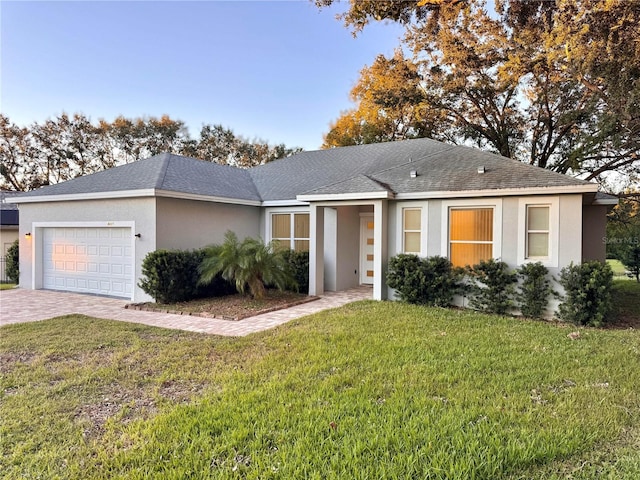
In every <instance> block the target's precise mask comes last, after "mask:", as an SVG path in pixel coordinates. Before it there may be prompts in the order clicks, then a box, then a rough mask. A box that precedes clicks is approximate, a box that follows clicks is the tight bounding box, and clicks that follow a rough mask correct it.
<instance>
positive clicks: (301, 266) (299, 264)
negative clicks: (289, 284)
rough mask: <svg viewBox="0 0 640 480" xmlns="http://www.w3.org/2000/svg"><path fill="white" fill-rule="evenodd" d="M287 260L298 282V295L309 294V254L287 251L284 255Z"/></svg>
mask: <svg viewBox="0 0 640 480" xmlns="http://www.w3.org/2000/svg"><path fill="white" fill-rule="evenodd" d="M284 257H285V260H286V261H287V263H288V264H289V267H290V268H291V274H292V275H293V278H294V279H295V280H296V283H297V288H296V289H295V291H296V292H298V293H305V294H308V293H309V252H296V251H295V250H287V251H286V252H285V254H284Z"/></svg>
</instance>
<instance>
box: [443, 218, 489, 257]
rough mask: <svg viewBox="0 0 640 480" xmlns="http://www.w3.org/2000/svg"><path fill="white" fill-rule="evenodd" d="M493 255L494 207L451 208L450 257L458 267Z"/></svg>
mask: <svg viewBox="0 0 640 480" xmlns="http://www.w3.org/2000/svg"><path fill="white" fill-rule="evenodd" d="M492 257H493V208H450V209H449V259H450V260H451V263H453V265H455V266H457V267H464V266H466V265H475V264H476V263H478V262H479V261H480V260H488V259H490V258H492Z"/></svg>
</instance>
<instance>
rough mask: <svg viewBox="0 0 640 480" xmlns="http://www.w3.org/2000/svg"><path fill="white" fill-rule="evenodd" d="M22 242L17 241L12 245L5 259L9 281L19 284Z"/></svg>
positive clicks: (5, 271) (5, 268)
mask: <svg viewBox="0 0 640 480" xmlns="http://www.w3.org/2000/svg"><path fill="white" fill-rule="evenodd" d="M19 244H20V242H18V240H16V241H15V242H13V243H12V244H11V246H10V247H9V250H8V251H7V256H6V258H5V261H6V264H5V267H4V273H5V274H6V276H7V280H9V281H10V282H12V283H18V282H19V281H20V247H19Z"/></svg>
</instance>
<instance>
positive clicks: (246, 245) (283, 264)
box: [200, 231, 295, 299]
mask: <svg viewBox="0 0 640 480" xmlns="http://www.w3.org/2000/svg"><path fill="white" fill-rule="evenodd" d="M218 274H221V275H222V278H224V279H225V280H227V281H229V282H232V283H234V284H235V287H236V290H238V292H240V293H243V294H244V293H245V292H246V291H247V288H248V289H249V292H250V294H251V296H252V297H253V298H256V299H261V298H264V294H265V290H266V286H267V285H273V286H275V287H277V288H278V289H279V290H284V289H285V288H287V287H288V286H293V285H295V280H294V278H293V275H292V273H291V269H290V268H289V264H288V263H287V261H286V257H285V250H283V249H281V248H278V246H277V244H275V243H273V242H271V243H268V244H265V243H264V242H263V241H262V240H261V239H256V238H249V237H248V238H245V239H244V240H243V241H242V242H240V241H239V240H238V237H237V235H236V234H235V233H234V232H231V231H228V232H227V233H226V234H225V236H224V243H223V244H222V245H213V246H211V247H207V248H206V249H205V257H204V260H203V261H202V263H201V264H200V283H201V284H203V285H207V284H209V283H211V282H212V281H213V279H214V278H215V277H216V275H218Z"/></svg>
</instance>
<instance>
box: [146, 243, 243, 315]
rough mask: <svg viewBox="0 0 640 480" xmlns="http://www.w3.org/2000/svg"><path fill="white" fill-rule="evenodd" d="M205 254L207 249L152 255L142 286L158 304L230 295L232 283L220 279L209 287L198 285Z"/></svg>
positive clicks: (147, 258) (147, 260) (157, 251)
mask: <svg viewBox="0 0 640 480" xmlns="http://www.w3.org/2000/svg"><path fill="white" fill-rule="evenodd" d="M204 255H205V253H204V250H191V251H187V250H156V251H154V252H151V253H149V254H148V255H147V256H146V257H145V259H144V261H143V262H142V275H143V278H142V280H141V281H140V283H139V284H138V285H139V286H140V288H142V290H144V291H145V292H146V293H147V294H149V295H151V296H152V297H153V298H154V299H155V300H156V302H158V303H176V302H186V301H189V300H192V299H194V298H200V297H214V296H219V295H224V294H227V293H230V291H232V290H231V289H230V287H229V284H228V283H227V282H225V281H224V280H223V279H222V278H220V277H219V276H218V277H217V278H214V279H212V281H211V282H210V283H209V284H208V285H199V284H198V280H199V278H200V273H199V271H198V268H199V267H200V264H201V263H202V260H203V259H204Z"/></svg>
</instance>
